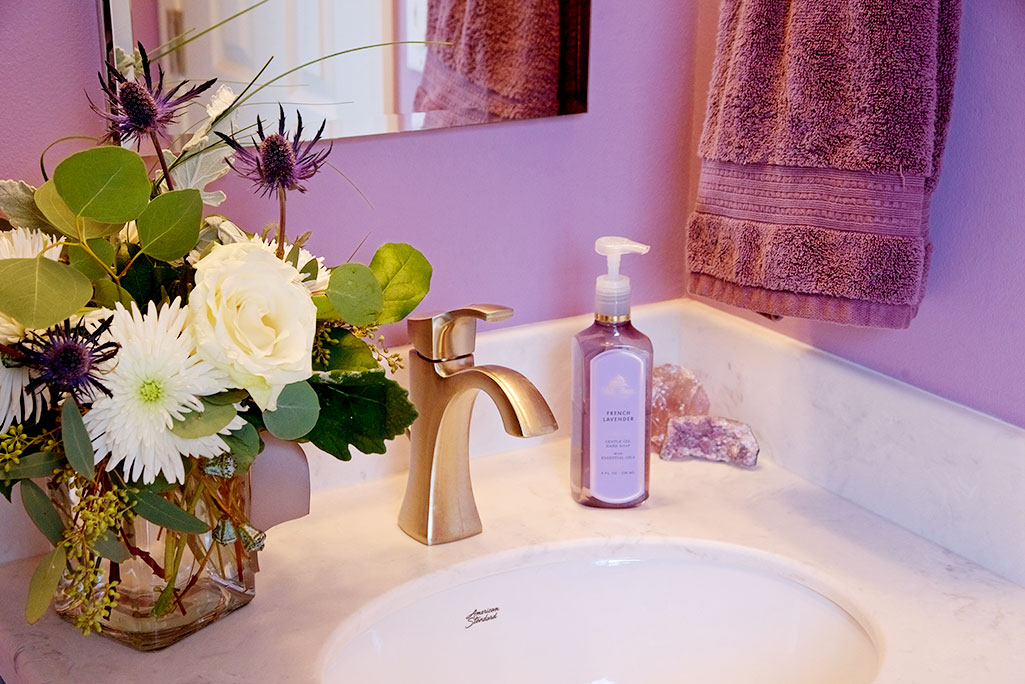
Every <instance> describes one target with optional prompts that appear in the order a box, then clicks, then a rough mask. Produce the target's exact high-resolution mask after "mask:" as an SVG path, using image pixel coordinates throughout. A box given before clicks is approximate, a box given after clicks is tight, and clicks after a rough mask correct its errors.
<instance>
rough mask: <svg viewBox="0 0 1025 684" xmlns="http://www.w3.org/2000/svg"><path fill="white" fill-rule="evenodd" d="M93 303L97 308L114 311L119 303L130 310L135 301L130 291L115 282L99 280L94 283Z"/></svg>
mask: <svg viewBox="0 0 1025 684" xmlns="http://www.w3.org/2000/svg"><path fill="white" fill-rule="evenodd" d="M93 301H94V302H96V305H97V306H102V307H103V308H105V309H113V308H114V305H115V304H117V303H118V302H120V303H121V305H122V306H124V307H125V308H126V309H129V308H131V304H132V302H134V301H135V299H133V298H132V295H131V293H130V292H129V291H128V290H126V289H125V288H123V287H121V286H120V285H118V284H117V283H115V282H114V281H113V280H97V281H96V282H95V283H93Z"/></svg>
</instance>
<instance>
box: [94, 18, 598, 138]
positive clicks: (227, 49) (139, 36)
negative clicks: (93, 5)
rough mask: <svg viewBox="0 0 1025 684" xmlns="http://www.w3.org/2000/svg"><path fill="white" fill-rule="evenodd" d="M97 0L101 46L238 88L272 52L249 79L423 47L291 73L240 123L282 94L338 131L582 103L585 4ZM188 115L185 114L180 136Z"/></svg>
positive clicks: (269, 111)
mask: <svg viewBox="0 0 1025 684" xmlns="http://www.w3.org/2000/svg"><path fill="white" fill-rule="evenodd" d="M101 1H102V2H103V5H102V9H103V11H104V12H105V20H106V21H107V23H108V26H107V29H108V30H107V34H108V35H107V38H106V42H107V45H106V46H105V47H106V49H107V50H108V51H109V50H111V49H112V46H118V47H121V48H122V49H125V50H126V51H129V52H130V48H131V46H134V45H135V44H136V42H138V41H141V42H142V43H143V45H145V46H147V49H148V50H149V51H150V53H151V55H152V54H154V53H156V54H157V55H158V56H159V55H160V54H161V53H167V54H166V56H165V57H164V58H163V59H161V60H160V61H161V64H162V65H163V68H164V70H165V72H166V75H167V78H168V80H169V81H170V82H172V83H173V82H175V81H177V80H180V79H189V80H193V81H204V80H207V79H210V78H217V79H218V81H219V82H220V83H224V84H227V85H229V86H230V87H232V88H233V90H235V91H236V92H238V91H240V90H241V89H242V88H244V87H245V85H246V84H247V83H248V82H249V81H250V80H251V79H252V78H253V76H254V75H256V74H257V73H258V72H259V71H260V69H261V68H262V67H263V66H264V64H265V63H266V62H267V60H268V59H270V58H273V60H272V61H271V63H270V66H269V67H268V68H267V70H266V71H265V72H264V74H263V76H262V77H261V79H260V81H258V82H266V81H267V80H270V79H271V78H273V77H275V76H278V75H280V74H283V73H285V72H287V71H289V70H291V69H294V68H295V67H297V66H299V65H302V64H304V63H306V62H311V61H314V60H317V59H318V58H319V57H323V56H324V55H330V54H333V53H336V52H340V51H343V50H349V49H352V48H359V47H363V46H368V45H376V44H379V43H399V42H403V41H420V42H418V43H411V44H410V43H405V44H399V45H389V46H385V47H374V48H369V49H362V50H357V51H354V52H351V53H348V54H343V55H339V56H337V57H332V58H330V59H326V60H323V61H319V62H317V63H315V64H313V65H311V66H307V67H305V68H303V69H300V70H298V71H296V72H295V73H292V74H289V75H288V76H286V77H284V78H282V79H281V80H279V81H276V82H275V83H273V84H272V85H270V86H269V87H267V88H266V89H264V90H263V91H262V92H261V93H260V94H259V95H258V96H257V97H255V98H254V100H253V101H252V102H253V103H252V104H248V103H247V105H246V110H245V111H244V113H243V116H244V118H245V119H246V120H249V121H252V120H255V118H256V116H257V115H259V116H260V117H261V118H262V119H263V120H264V121H274V120H276V119H277V111H278V103H279V102H281V103H282V104H284V106H285V108H286V110H295V109H298V110H299V111H300V112H301V113H302V116H303V119H304V120H306V121H308V122H311V123H313V122H317V123H318V124H319V122H320V121H322V120H326V122H327V123H326V128H325V133H324V135H325V137H327V138H341V137H349V136H360V135H372V134H378V133H391V132H401V131H412V130H420V129H426V128H441V127H448V126H459V125H465V124H476V123H489V122H496V121H508V120H516V119H533V118H539V117H547V116H557V115H560V114H574V113H579V112H583V111H586V108H587V54H588V25H589V14H590V0H379V2H372V1H369V0H263V1H262V2H254V0H101ZM236 15H237V16H236ZM229 17H233V18H231V19H230V20H228V21H225V20H226V19H228V18H229ZM221 22H224V23H221ZM218 24H220V25H218ZM213 26H217V28H215V29H214V30H212V31H209V32H207V33H203V31H204V30H206V29H208V28H210V27H213ZM176 41H177V43H178V44H180V46H179V47H177V49H174V50H173V51H170V52H169V51H168V50H169V48H172V47H175V45H176ZM425 42H426V44H425ZM193 118H195V119H199V118H201V112H199V111H196V112H195V113H194V114H193ZM193 123H194V121H192V120H190V117H189V115H188V114H186V115H185V116H184V117H183V118H182V120H181V121H180V122H179V126H180V131H179V132H184V131H187V130H188V129H189V127H190V126H191V125H192V124H193ZM310 128H311V129H312V130H311V131H310V134H312V133H313V132H314V131H315V130H316V126H315V125H314V126H311V127H310Z"/></svg>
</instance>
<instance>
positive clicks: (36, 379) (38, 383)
mask: <svg viewBox="0 0 1025 684" xmlns="http://www.w3.org/2000/svg"><path fill="white" fill-rule="evenodd" d="M113 320H114V319H113V317H112V316H108V317H107V318H105V319H104V320H102V321H101V322H100V324H99V325H98V326H96V327H95V328H93V329H92V330H90V329H89V326H88V325H87V324H86V323H85V321H80V322H79V323H77V324H76V325H72V324H71V321H69V320H66V321H64V322H63V323H62V324H60V325H58V326H55V327H53V328H50V329H49V330H47V331H46V332H43V333H36V332H29V333H28V334H27V335H26V336H25V339H24V340H22V341H21V342H20V343H19V344H18V345H17V347H16V349H17V350H18V351H19V352H20V353H21V356H20V358H19V363H20V365H22V366H24V367H26V368H31V369H32V370H33V371H34V372H33V376H32V379H31V380H30V381H29V383H28V385H27V386H26V387H25V391H26V392H35V391H37V390H39V389H41V388H44V387H45V388H46V389H47V390H48V391H49V395H50V397H49V399H50V405H51V406H54V405H56V404H57V402H58V401H59V400H60V397H61V396H63V395H64V394H65V393H66V394H69V395H71V397H72V398H74V400H75V402H76V403H78V404H84V403H88V402H90V401H92V399H93V398H94V397H95V396H97V395H98V394H99V393H103V394H105V395H107V396H108V397H109V396H111V394H110V390H109V389H107V387H106V386H105V385H104V384H103V383H102V382H100V376H101V375H102V374H103V373H104V372H105V370H106V368H105V365H104V364H106V362H107V361H110V360H111V359H113V358H114V356H116V355H117V350H118V345H117V343H116V342H111V341H110V340H105V339H104V333H106V332H107V330H108V328H110V324H111V321H113Z"/></svg>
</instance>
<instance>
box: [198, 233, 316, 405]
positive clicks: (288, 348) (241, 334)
mask: <svg viewBox="0 0 1025 684" xmlns="http://www.w3.org/2000/svg"><path fill="white" fill-rule="evenodd" d="M303 278H304V275H303V274H301V273H299V271H297V270H296V269H295V268H294V267H293V266H292V265H291V264H289V263H287V262H285V261H282V260H281V259H278V258H277V257H276V256H274V253H273V252H272V251H270V250H268V249H267V248H266V247H264V246H263V245H260V244H257V243H254V242H237V243H232V244H228V245H217V246H215V247H214V248H213V250H212V251H211V252H210V253H209V254H208V255H207V256H205V257H203V258H202V259H200V260H199V262H198V263H197V264H196V286H195V288H194V289H193V290H192V293H191V294H190V295H189V318H190V320H189V325H190V326H191V327H192V331H193V334H194V335H195V339H196V350H197V353H198V354H199V356H200V357H201V358H203V359H204V360H205V361H207V362H208V363H210V364H212V365H213V366H214V367H216V368H219V369H221V370H223V371H225V372H226V373H228V375H229V376H230V377H231V379H232V381H233V382H234V383H235V384H236V385H237V386H238V387H242V388H243V389H246V390H248V392H249V394H250V395H251V396H252V397H253V400H254V401H256V404H257V405H258V406H259V407H260V408H261V409H262V410H264V411H273V410H274V409H276V408H277V401H278V395H280V394H281V390H282V389H283V388H284V386H285V385H288V384H291V383H293V382H299V381H300V380H305V379H307V378H308V377H310V375H312V374H313V367H312V360H311V356H310V354H311V352H312V349H313V334H314V331H315V327H316V323H317V307H316V306H315V305H314V304H313V300H312V299H310V293H309V290H307V289H306V288H305V287H303V284H302V280H303Z"/></svg>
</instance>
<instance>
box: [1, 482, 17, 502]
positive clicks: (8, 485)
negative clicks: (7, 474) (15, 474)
mask: <svg viewBox="0 0 1025 684" xmlns="http://www.w3.org/2000/svg"><path fill="white" fill-rule="evenodd" d="M13 492H14V482H13V481H12V480H0V495H2V496H3V497H4V498H5V499H7V503H10V502H11V494H12V493H13Z"/></svg>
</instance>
